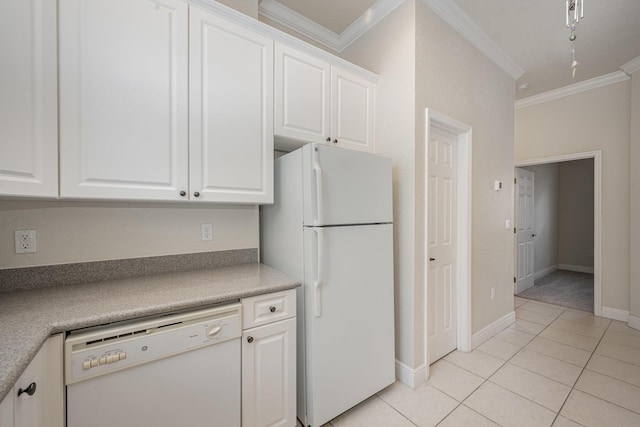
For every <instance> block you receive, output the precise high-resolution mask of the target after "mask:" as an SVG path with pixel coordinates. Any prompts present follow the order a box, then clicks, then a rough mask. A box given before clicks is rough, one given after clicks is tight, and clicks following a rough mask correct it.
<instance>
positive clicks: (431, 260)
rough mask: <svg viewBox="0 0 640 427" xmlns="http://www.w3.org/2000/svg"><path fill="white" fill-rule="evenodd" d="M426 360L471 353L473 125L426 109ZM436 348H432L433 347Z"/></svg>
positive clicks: (429, 361) (424, 261) (428, 361)
mask: <svg viewBox="0 0 640 427" xmlns="http://www.w3.org/2000/svg"><path fill="white" fill-rule="evenodd" d="M425 123H426V132H425V133H426V135H425V154H424V155H425V158H424V165H425V169H426V170H425V180H426V182H425V185H424V188H425V195H424V201H425V209H424V212H425V223H424V230H425V234H426V235H425V239H424V252H423V253H424V255H425V256H424V260H423V265H422V267H423V272H424V276H423V277H424V289H425V292H424V298H425V301H424V304H425V305H424V306H425V316H424V322H425V325H424V331H425V341H424V343H425V346H424V360H425V361H426V363H425V365H426V374H427V378H428V377H429V368H428V367H429V365H430V364H431V363H433V362H435V361H436V360H437V359H439V358H440V357H442V356H443V355H444V354H447V353H448V352H450V351H453V350H455V349H460V350H462V351H471V279H470V274H471V266H470V262H471V212H470V210H471V127H470V126H468V125H466V124H464V123H461V122H459V121H457V120H455V119H452V118H450V117H447V116H445V115H443V114H440V113H437V112H435V111H433V110H429V109H426V120H425ZM432 347H433V350H434V351H432Z"/></svg>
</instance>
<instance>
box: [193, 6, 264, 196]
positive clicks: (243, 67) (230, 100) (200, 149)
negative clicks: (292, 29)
mask: <svg viewBox="0 0 640 427" xmlns="http://www.w3.org/2000/svg"><path fill="white" fill-rule="evenodd" d="M189 60H190V80H189V85H190V87H189V91H190V112H189V114H190V116H189V121H190V165H189V166H190V189H191V195H190V197H191V200H202V201H207V202H233V203H236V202H237V203H272V202H273V109H272V105H273V41H272V40H270V39H268V38H266V37H263V36H261V35H259V34H256V33H253V32H252V31H250V30H248V29H246V28H242V27H240V26H238V25H235V24H232V23H230V22H228V21H225V20H224V19H221V18H219V17H216V16H214V15H212V14H210V13H207V12H204V11H201V10H199V9H196V8H191V9H190V46H189Z"/></svg>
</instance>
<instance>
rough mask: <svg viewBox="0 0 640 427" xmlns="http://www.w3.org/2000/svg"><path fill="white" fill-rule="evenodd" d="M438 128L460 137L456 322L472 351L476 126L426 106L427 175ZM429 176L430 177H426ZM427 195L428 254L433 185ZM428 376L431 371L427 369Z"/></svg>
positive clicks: (460, 342)
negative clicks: (433, 129) (432, 134)
mask: <svg viewBox="0 0 640 427" xmlns="http://www.w3.org/2000/svg"><path fill="white" fill-rule="evenodd" d="M432 126H433V127H437V128H439V129H444V130H446V131H448V132H451V133H453V134H455V135H457V137H458V147H457V148H458V159H457V177H458V188H457V215H456V216H457V223H456V227H457V229H456V235H457V241H456V248H457V253H456V261H457V270H456V277H457V288H456V290H457V292H456V293H457V300H456V304H457V306H456V313H457V317H456V323H457V331H456V335H457V343H456V346H457V348H458V349H459V350H460V351H471V203H472V198H471V195H472V176H473V174H472V155H471V153H472V145H473V144H472V128H471V126H469V125H467V124H465V123H462V122H460V121H458V120H455V119H452V118H450V117H448V116H445V115H444V114H440V113H438V112H437V111H434V110H432V109H429V108H425V142H424V143H425V150H424V156H425V159H424V164H425V177H428V176H429V173H428V165H429V161H428V158H427V156H428V149H427V147H428V142H429V132H430V129H431V127H432ZM425 179H426V178H425ZM424 188H425V194H424V203H425V206H424V213H425V218H424V221H425V223H424V230H425V238H424V242H423V243H424V255H425V258H426V256H427V254H428V240H429V239H428V235H427V233H428V229H429V228H428V223H427V216H428V212H429V206H428V203H427V201H428V200H429V197H428V194H427V191H428V189H429V186H428V185H427V183H425V186H424ZM419 262H420V263H421V264H422V268H423V277H424V282H423V283H422V286H423V289H424V337H423V339H424V360H425V362H426V364H427V365H428V363H429V351H428V345H429V336H428V334H429V332H428V331H429V327H428V326H429V325H428V324H427V319H428V310H429V301H428V294H429V293H428V292H427V286H428V277H429V274H428V271H427V269H428V268H429V266H428V261H427V260H426V259H422V260H420V261H419ZM426 373H427V375H428V374H429V372H428V369H427V372H426Z"/></svg>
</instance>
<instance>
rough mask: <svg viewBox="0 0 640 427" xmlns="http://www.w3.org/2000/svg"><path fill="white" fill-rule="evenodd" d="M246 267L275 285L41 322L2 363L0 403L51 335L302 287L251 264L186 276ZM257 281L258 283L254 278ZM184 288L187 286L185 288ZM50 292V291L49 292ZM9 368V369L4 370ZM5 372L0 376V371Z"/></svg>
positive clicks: (160, 277) (175, 275)
mask: <svg viewBox="0 0 640 427" xmlns="http://www.w3.org/2000/svg"><path fill="white" fill-rule="evenodd" d="M247 266H249V267H250V268H255V267H256V266H258V268H259V271H260V272H263V271H264V272H266V273H269V274H270V275H271V276H273V277H269V278H268V279H265V281H267V282H268V281H275V283H274V282H269V283H260V284H258V285H256V286H252V287H250V288H242V289H239V290H238V291H235V292H234V291H231V292H229V291H228V290H227V291H226V292H221V293H218V294H215V293H214V294H212V295H211V296H205V297H202V296H197V297H196V296H194V297H187V298H183V299H176V300H172V301H167V302H163V303H161V304H159V303H155V304H147V305H145V304H140V305H135V306H133V307H131V308H126V309H122V310H118V311H105V312H103V313H98V314H96V315H95V316H84V317H71V315H70V317H69V318H58V319H56V318H52V319H50V320H49V321H47V322H43V323H42V324H40V325H37V327H38V330H37V332H35V333H33V334H32V335H31V336H30V337H29V338H30V339H28V340H23V341H22V345H23V346H22V347H21V348H19V349H18V350H14V352H15V353H17V354H16V357H15V358H12V360H1V361H0V364H4V365H5V366H4V367H5V369H0V402H2V401H3V400H4V398H5V397H6V396H7V394H8V393H9V391H10V390H11V388H12V387H13V386H14V385H15V383H16V382H17V381H18V379H19V378H20V375H22V373H23V372H24V370H25V369H26V368H27V366H28V365H29V363H31V361H32V360H33V358H34V357H35V355H36V354H37V352H38V351H39V350H40V348H41V347H42V345H43V344H44V342H45V341H46V340H47V338H48V337H49V336H51V335H54V334H57V333H62V332H67V331H71V330H74V329H80V328H85V327H91V326H96V325H101V324H105V323H112V322H117V321H121V320H129V319H134V318H138V317H144V316H152V315H156V314H162V313H168V312H172V311H180V310H184V309H189V308H194V307H199V306H207V305H212V304H218V303H224V302H232V301H237V300H240V299H242V298H247V297H251V296H256V295H263V294H268V293H272V292H280V291H286V290H290V289H295V288H297V287H299V286H300V285H301V283H300V281H298V280H296V279H293V278H291V277H289V276H286V275H285V274H284V273H282V272H280V271H278V270H275V269H273V268H271V267H268V266H266V265H263V264H258V263H251V264H242V265H238V266H229V267H219V268H211V269H204V270H199V271H198V272H195V273H194V272H189V273H185V274H184V275H188V274H197V273H200V274H206V273H212V274H217V273H218V272H220V271H225V272H229V271H231V272H233V270H234V269H236V270H241V269H242V268H243V267H245V268H246V267H247ZM181 276H183V274H182V273H169V274H161V275H155V276H145V277H144V278H133V279H125V280H113V281H105V282H99V283H87V284H83V285H69V286H62V287H60V289H64V290H65V291H69V290H70V289H72V288H77V289H82V290H86V289H87V287H90V286H94V287H101V288H105V287H109V286H111V285H112V284H114V283H128V282H134V281H135V280H144V281H149V280H153V279H154V278H156V279H158V280H164V279H165V278H179V277H181ZM224 280H225V281H229V280H234V278H233V274H231V276H229V277H225V278H224ZM256 280H261V279H260V278H257V279H256ZM181 285H182V286H185V284H184V283H181ZM186 286H189V285H188V284H186ZM49 289H50V288H49ZM39 290H40V289H34V290H27V291H16V292H20V293H21V294H23V295H25V294H26V295H28V294H29V293H31V294H36V292H37V291H39ZM7 294H8V293H5V294H4V295H7ZM7 367H8V369H6V368H7ZM3 370H4V371H5V372H2V371H3Z"/></svg>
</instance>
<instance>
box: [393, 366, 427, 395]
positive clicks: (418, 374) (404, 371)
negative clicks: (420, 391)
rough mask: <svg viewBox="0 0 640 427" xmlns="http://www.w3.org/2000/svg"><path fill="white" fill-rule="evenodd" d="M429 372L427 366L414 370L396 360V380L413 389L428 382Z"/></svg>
mask: <svg viewBox="0 0 640 427" xmlns="http://www.w3.org/2000/svg"><path fill="white" fill-rule="evenodd" d="M428 371H429V367H428V366H427V365H426V364H423V365H421V366H418V367H417V368H416V369H413V368H411V367H409V366H408V365H405V364H404V363H402V362H401V361H399V360H397V359H396V379H397V380H398V381H400V382H401V383H402V384H404V385H406V386H408V387H411V388H412V389H415V388H416V387H418V386H419V385H420V384H422V383H424V382H425V381H427V376H428Z"/></svg>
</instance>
